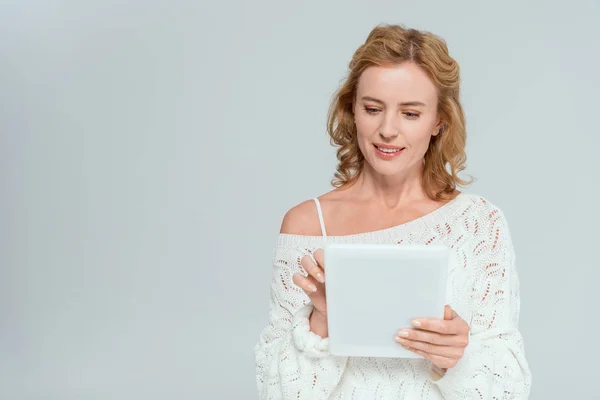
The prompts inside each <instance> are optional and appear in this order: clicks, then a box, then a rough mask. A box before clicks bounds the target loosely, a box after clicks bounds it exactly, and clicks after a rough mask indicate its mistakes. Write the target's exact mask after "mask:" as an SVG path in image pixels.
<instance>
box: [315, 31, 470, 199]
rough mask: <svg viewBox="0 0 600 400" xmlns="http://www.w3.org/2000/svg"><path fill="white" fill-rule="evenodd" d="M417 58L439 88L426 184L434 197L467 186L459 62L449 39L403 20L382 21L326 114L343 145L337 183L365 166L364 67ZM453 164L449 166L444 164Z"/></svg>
mask: <svg viewBox="0 0 600 400" xmlns="http://www.w3.org/2000/svg"><path fill="white" fill-rule="evenodd" d="M407 61H410V62H413V63H415V64H416V65H418V66H420V67H421V68H422V69H423V70H424V71H425V72H426V73H427V75H428V76H429V77H430V79H431V81H432V82H433V83H434V85H435V87H436V88H437V93H438V116H439V117H440V119H441V121H442V130H441V133H440V134H438V135H436V136H432V138H431V142H430V144H429V148H428V149H427V152H426V153H425V156H424V171H423V187H424V190H425V192H426V193H427V196H428V197H429V198H430V199H432V200H450V199H451V198H452V197H453V195H452V193H453V192H454V191H455V189H456V186H457V185H460V186H466V185H468V184H471V183H473V182H474V180H475V179H474V178H473V177H471V180H469V181H465V180H462V179H461V178H459V177H458V173H459V172H460V171H462V170H464V169H465V167H466V159H467V157H466V153H465V146H466V138H467V135H466V126H465V116H464V112H463V108H462V106H461V103H460V100H459V94H460V93H459V92H460V74H459V66H458V63H457V62H456V61H455V60H454V59H453V58H452V57H450V55H449V54H448V47H447V46H446V43H445V41H444V40H443V39H442V38H440V37H439V36H436V35H434V34H432V33H429V32H424V31H419V30H416V29H407V28H405V27H403V26H401V25H389V24H384V25H378V26H376V27H375V28H374V29H373V30H372V31H371V32H370V33H369V36H368V37H367V40H366V41H365V43H364V44H362V45H361V46H360V47H359V48H358V49H357V50H356V52H355V53H354V55H353V57H352V60H351V61H350V63H349V72H348V76H347V77H346V79H345V81H344V82H343V84H342V85H341V87H340V88H339V89H338V90H337V92H336V93H335V94H334V96H333V98H332V101H331V104H330V107H329V111H328V115H327V131H328V133H329V136H330V137H331V139H330V142H331V144H332V145H335V146H337V147H339V149H338V150H337V158H338V160H339V163H338V166H337V172H336V173H335V178H334V179H333V180H332V181H331V184H332V185H333V186H334V187H338V188H339V187H341V186H343V185H346V184H352V183H354V182H355V181H356V179H357V178H358V176H359V175H360V173H361V172H362V170H363V166H364V156H363V154H362V153H361V151H360V149H359V147H358V140H357V131H356V125H355V124H354V112H353V106H354V101H355V98H356V88H357V85H358V80H359V78H360V75H361V74H362V72H363V71H364V70H365V69H367V68H368V67H370V66H374V65H376V66H385V65H394V64H400V63H403V62H407ZM446 164H448V165H449V167H450V171H448V170H447V169H446Z"/></svg>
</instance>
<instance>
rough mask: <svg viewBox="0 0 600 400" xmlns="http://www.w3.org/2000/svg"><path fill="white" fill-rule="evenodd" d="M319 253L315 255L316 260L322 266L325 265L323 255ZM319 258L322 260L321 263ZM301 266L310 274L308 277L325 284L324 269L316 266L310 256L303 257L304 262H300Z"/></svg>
mask: <svg viewBox="0 0 600 400" xmlns="http://www.w3.org/2000/svg"><path fill="white" fill-rule="evenodd" d="M317 252H318V250H317ZM317 252H315V254H314V257H315V260H316V261H317V263H319V264H320V265H323V262H322V259H323V255H322V254H318V253H317ZM317 257H319V258H320V259H321V262H319V261H318V259H317ZM300 264H301V265H302V268H304V270H306V272H308V275H310V276H312V277H313V278H315V279H316V280H317V281H319V282H321V283H324V282H325V273H324V271H323V269H321V267H319V265H317V264H315V262H314V261H313V260H312V258H311V257H310V256H308V255H306V256H304V257H302V260H300Z"/></svg>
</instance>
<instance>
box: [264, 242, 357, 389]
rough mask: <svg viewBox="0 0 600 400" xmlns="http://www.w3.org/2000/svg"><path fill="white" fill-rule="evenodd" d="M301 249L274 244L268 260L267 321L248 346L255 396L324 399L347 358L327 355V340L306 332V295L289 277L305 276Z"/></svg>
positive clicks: (309, 331)
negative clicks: (252, 360) (252, 358)
mask: <svg viewBox="0 0 600 400" xmlns="http://www.w3.org/2000/svg"><path fill="white" fill-rule="evenodd" d="M306 254H309V251H308V250H307V249H297V248H295V247H282V246H278V247H277V250H276V252H275V259H274V262H273V269H272V278H271V287H270V301H269V323H268V325H267V326H266V327H265V328H264V329H263V330H262V332H261V333H260V336H259V339H258V342H257V343H256V345H255V346H254V354H255V364H256V383H257V387H258V392H259V395H260V399H298V400H302V399H326V398H328V396H329V395H330V394H331V392H332V391H333V389H334V388H335V386H336V385H337V383H338V381H339V380H340V377H341V375H342V372H343V370H344V367H345V365H346V359H347V357H336V356H332V355H330V354H329V339H328V338H325V339H323V338H322V337H320V336H319V335H317V334H315V333H314V332H312V331H311V330H310V324H309V317H310V314H311V312H312V310H313V305H312V303H310V298H309V297H308V296H307V295H306V294H305V293H304V291H302V289H300V288H299V287H298V286H297V285H295V284H294V282H293V281H292V276H293V275H294V274H295V273H296V272H301V273H303V274H304V275H305V276H306V275H307V273H306V272H305V271H304V269H303V268H302V266H301V264H300V261H301V259H302V257H303V256H304V255H306Z"/></svg>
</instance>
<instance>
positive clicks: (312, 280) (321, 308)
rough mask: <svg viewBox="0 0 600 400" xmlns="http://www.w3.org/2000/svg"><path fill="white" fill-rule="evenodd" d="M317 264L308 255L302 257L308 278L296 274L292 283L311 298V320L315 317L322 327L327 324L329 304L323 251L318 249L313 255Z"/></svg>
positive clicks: (302, 263)
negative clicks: (326, 294) (326, 293)
mask: <svg viewBox="0 0 600 400" xmlns="http://www.w3.org/2000/svg"><path fill="white" fill-rule="evenodd" d="M313 256H314V258H315V261H316V262H317V263H316V264H315V262H314V261H313V260H312V259H311V257H309V256H308V255H306V256H304V257H302V260H300V264H301V265H302V267H303V268H304V270H305V271H306V272H308V276H304V275H303V274H300V273H296V274H294V276H292V281H293V282H294V283H295V284H296V285H298V286H299V287H300V288H301V289H302V290H304V292H305V293H306V294H307V295H308V297H310V301H311V302H312V304H313V306H314V310H313V313H312V315H311V319H312V318H313V317H314V318H315V319H316V320H318V321H319V323H320V324H321V325H323V324H325V329H326V324H327V303H326V300H325V299H326V297H325V265H324V261H323V259H324V252H323V249H318V250H316V251H315V252H314V253H313Z"/></svg>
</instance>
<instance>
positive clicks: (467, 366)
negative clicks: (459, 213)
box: [432, 207, 531, 400]
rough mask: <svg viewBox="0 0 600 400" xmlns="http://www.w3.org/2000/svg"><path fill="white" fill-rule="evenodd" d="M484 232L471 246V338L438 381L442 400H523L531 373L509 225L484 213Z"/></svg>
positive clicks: (490, 212)
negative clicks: (523, 336)
mask: <svg viewBox="0 0 600 400" xmlns="http://www.w3.org/2000/svg"><path fill="white" fill-rule="evenodd" d="M485 214H486V215H484V216H483V217H482V218H481V219H480V222H483V223H482V224H481V225H482V227H485V229H484V235H481V237H480V238H478V240H476V241H475V243H474V245H473V248H472V250H473V257H474V261H475V263H474V267H475V270H474V271H473V274H474V279H473V285H472V286H471V287H470V288H469V289H470V291H469V293H468V294H467V295H469V296H471V303H472V304H473V314H472V320H471V323H470V324H469V325H470V327H471V331H470V339H469V344H468V346H467V348H466V349H465V353H464V356H463V358H462V359H461V360H459V362H458V363H457V365H456V366H455V367H454V368H450V369H448V371H447V372H446V373H445V375H444V376H443V377H441V378H439V379H437V380H436V379H432V381H433V384H434V385H436V386H437V387H438V388H439V390H440V392H441V393H442V395H443V397H444V398H445V399H446V400H465V399H505V400H508V399H513V400H516V399H519V400H521V399H527V398H528V397H529V392H530V387H531V372H530V369H529V366H528V363H527V360H526V358H525V350H524V345H523V338H522V336H521V333H520V332H519V330H518V320H519V309H520V297H519V278H518V274H517V270H516V265H515V252H514V248H513V244H512V240H511V236H510V232H509V229H508V224H507V222H506V219H505V217H504V215H503V213H502V211H500V210H499V209H497V208H495V207H494V208H493V209H490V210H487V212H486V213H485Z"/></svg>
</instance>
